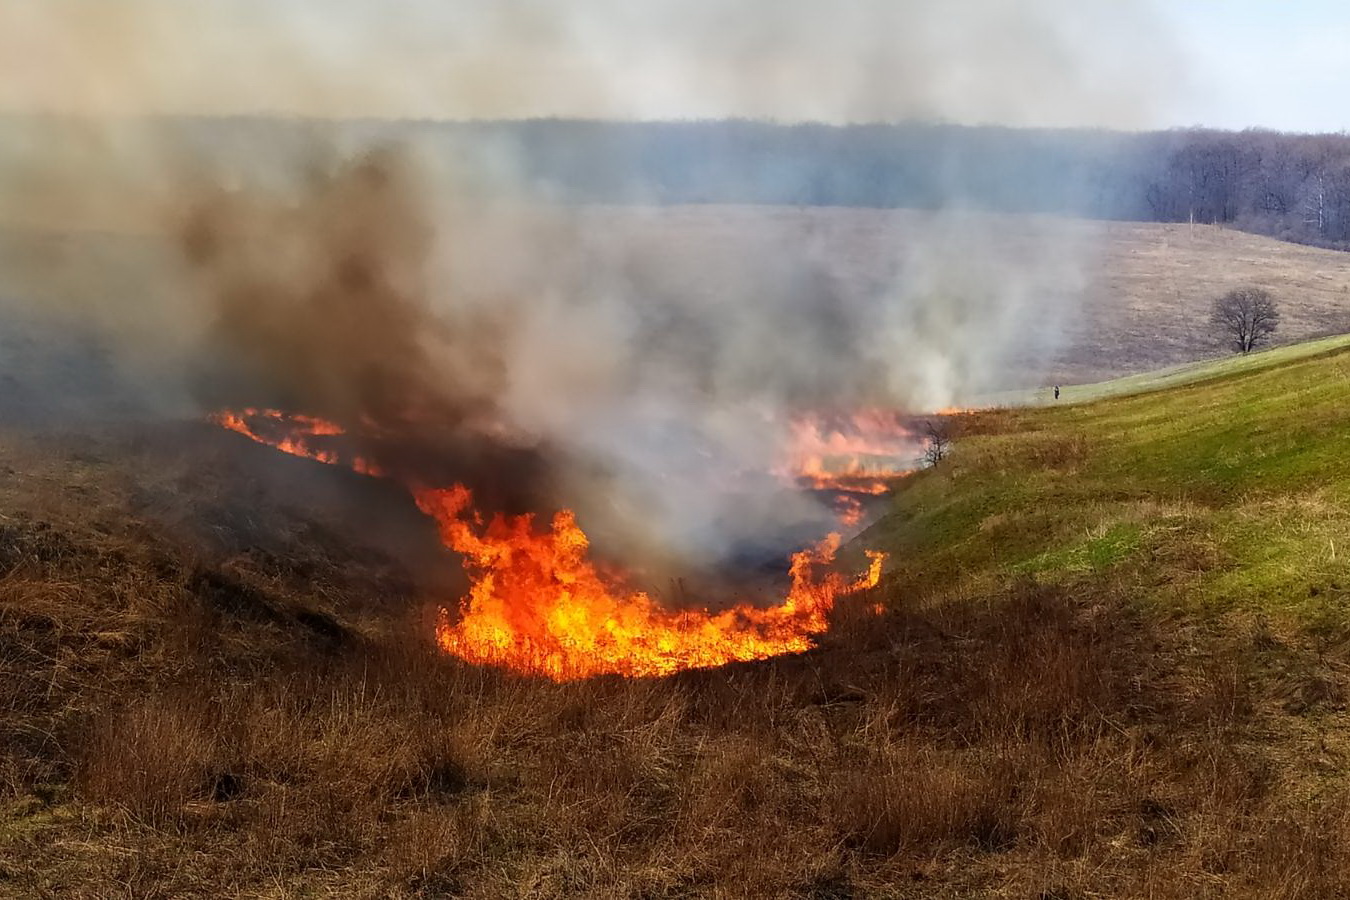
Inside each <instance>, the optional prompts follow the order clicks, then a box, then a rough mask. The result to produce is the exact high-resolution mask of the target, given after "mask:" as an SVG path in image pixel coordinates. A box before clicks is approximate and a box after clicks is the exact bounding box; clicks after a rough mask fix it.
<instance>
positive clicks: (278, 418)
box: [208, 409, 384, 477]
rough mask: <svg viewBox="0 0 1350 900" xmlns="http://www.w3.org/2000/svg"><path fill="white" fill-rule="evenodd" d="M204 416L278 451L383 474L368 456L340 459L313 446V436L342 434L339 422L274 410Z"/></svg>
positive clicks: (333, 464) (231, 411) (252, 410)
mask: <svg viewBox="0 0 1350 900" xmlns="http://www.w3.org/2000/svg"><path fill="white" fill-rule="evenodd" d="M208 418H209V419H210V420H211V421H212V422H214V423H215V424H217V425H219V426H220V427H222V428H227V429H229V430H230V431H234V432H238V433H239V434H242V435H243V436H244V437H247V438H251V439H252V440H255V441H257V442H258V443H260V444H266V445H267V446H269V447H274V448H276V449H277V450H280V451H281V452H282V453H289V454H290V455H291V456H302V457H304V458H305V459H312V460H316V461H318V462H321V463H327V464H328V465H330V466H336V465H343V464H345V465H347V466H348V467H349V468H351V469H353V470H354V471H356V472H359V473H360V474H362V475H372V476H376V477H379V476H382V475H383V474H384V473H383V472H382V471H380V468H379V467H378V466H376V465H375V464H374V463H372V462H370V460H368V459H363V458H362V457H359V456H358V457H353V458H352V459H349V460H346V461H345V462H344V460H343V459H342V458H341V457H340V456H339V455H338V454H337V453H336V452H335V451H333V450H325V449H323V448H321V447H318V446H316V444H315V442H314V440H313V439H314V438H325V437H337V436H339V435H341V434H343V433H344V432H343V429H342V427H341V426H340V425H336V424H334V423H332V422H329V421H326V420H324V419H318V418H315V417H314V416H303V415H299V414H298V413H285V412H282V411H281V410H278V409H242V410H238V411H233V410H225V411H223V412H218V413H214V414H213V415H211V416H208ZM251 420H261V421H262V423H263V424H264V428H265V430H266V431H268V432H272V433H274V434H275V436H273V435H271V434H263V433H262V432H261V431H260V430H259V429H258V428H255V427H254V426H253V425H252V424H250V422H251Z"/></svg>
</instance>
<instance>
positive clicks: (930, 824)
mask: <svg viewBox="0 0 1350 900" xmlns="http://www.w3.org/2000/svg"><path fill="white" fill-rule="evenodd" d="M193 441H195V443H193ZM74 446H76V445H62V444H52V443H44V444H35V445H28V446H27V447H25V446H23V445H22V444H19V443H10V444H7V445H6V446H5V456H4V460H3V462H4V463H5V466H6V467H5V471H7V472H8V474H7V475H6V477H5V480H4V481H3V494H4V501H5V506H4V508H5V509H6V510H7V512H6V513H5V516H4V518H3V519H0V570H3V573H4V574H3V576H2V577H0V685H3V694H0V798H2V799H0V808H3V815H4V818H3V820H0V821H3V825H2V826H0V856H2V857H3V860H4V861H3V863H0V894H15V895H25V896H33V895H38V896H41V895H49V896H58V895H59V896H87V897H103V896H108V895H109V893H118V892H120V893H124V894H127V895H133V896H164V897H168V896H174V897H177V896H192V895H200V896H219V895H221V894H227V895H243V896H257V895H268V896H277V895H283V896H289V895H296V894H316V893H317V894H324V893H336V894H342V895H355V896H388V895H394V896H429V897H430V896H467V897H501V896H587V897H594V896H600V897H607V896H608V897H676V896H679V897H692V896H721V897H740V896H763V897H781V896H798V897H815V898H841V897H873V896H880V897H885V896H915V897H927V896H956V895H963V894H964V895H969V894H983V893H997V894H1000V895H1006V896H1031V897H1036V896H1039V897H1080V896H1082V897H1086V896H1100V895H1109V896H1154V897H1168V896H1175V897H1189V896H1193V895H1196V894H1200V895H1205V894H1207V893H1213V892H1218V891H1227V892H1229V893H1236V894H1245V895H1250V896H1263V897H1276V896H1279V897H1322V896H1330V895H1334V894H1336V893H1338V892H1343V891H1345V890H1346V889H1350V883H1347V881H1346V875H1345V873H1346V872H1347V871H1350V866H1347V863H1350V859H1348V858H1347V850H1346V848H1347V847H1348V846H1350V843H1347V838H1348V837H1350V798H1347V797H1346V796H1344V795H1343V792H1342V791H1341V790H1340V789H1338V788H1331V787H1323V786H1322V782H1321V781H1320V779H1319V775H1318V772H1319V766H1323V765H1326V764H1328V763H1326V762H1324V761H1323V760H1322V759H1320V758H1309V759H1306V760H1299V759H1292V760H1291V759H1288V758H1285V757H1283V756H1281V755H1280V754H1282V753H1284V752H1285V751H1284V750H1283V749H1282V747H1284V746H1287V745H1288V744H1289V742H1285V743H1284V744H1281V743H1280V742H1275V743H1270V742H1268V741H1265V742H1263V741H1261V740H1259V739H1258V738H1259V737H1260V736H1261V735H1264V734H1269V733H1271V732H1272V731H1275V732H1278V731H1279V730H1280V729H1282V728H1286V727H1287V725H1286V724H1285V723H1288V722H1290V721H1293V719H1292V718H1291V715H1292V714H1291V713H1289V712H1288V711H1287V710H1288V709H1289V708H1290V707H1289V704H1290V703H1291V702H1293V701H1291V699H1290V698H1293V700H1296V701H1297V702H1298V703H1300V704H1302V707H1301V709H1303V710H1304V711H1305V712H1306V710H1307V709H1309V708H1311V709H1322V710H1328V711H1330V710H1333V709H1338V708H1339V701H1338V699H1337V698H1339V697H1343V696H1344V689H1345V685H1344V681H1345V679H1344V677H1343V673H1340V672H1339V671H1338V670H1335V669H1333V668H1331V667H1330V666H1329V665H1328V664H1326V663H1325V661H1324V659H1325V657H1324V655H1322V651H1323V648H1316V651H1314V650H1313V649H1306V650H1304V649H1300V648H1298V647H1297V646H1292V645H1285V644H1281V643H1280V642H1279V641H1278V640H1277V639H1276V638H1274V637H1272V636H1271V635H1270V634H1269V633H1268V632H1267V631H1266V630H1263V629H1259V628H1254V629H1252V630H1251V631H1250V633H1248V632H1233V633H1225V634H1221V635H1214V634H1208V635H1207V634H1191V633H1188V632H1187V631H1185V630H1180V631H1179V630H1178V629H1177V628H1176V627H1175V625H1171V626H1168V627H1164V626H1163V624H1162V623H1161V622H1160V621H1158V620H1157V619H1156V618H1155V617H1154V616H1153V615H1151V614H1149V613H1146V612H1144V611H1141V610H1138V609H1132V608H1131V607H1130V606H1129V605H1128V604H1126V603H1124V602H1122V600H1121V599H1120V598H1119V597H1117V596H1116V595H1114V594H1113V592H1112V591H1111V590H1110V589H1109V588H1107V587H1106V586H1104V585H1101V584H1096V583H1092V582H1085V583H1083V584H1082V585H1081V587H1080V588H1079V589H1075V590H1064V589H1059V588H1050V587H1045V586H1040V585H1037V584H1035V583H1034V582H1025V583H1021V584H1014V585H1011V586H1009V587H1007V588H1006V589H1004V590H1001V591H1000V592H998V593H997V594H995V595H991V596H987V597H980V598H978V599H974V600H964V601H951V602H947V603H943V604H940V605H936V606H925V607H922V608H917V607H916V608H911V607H910V606H909V605H908V604H907V602H906V596H907V588H906V585H905V584H891V585H890V586H889V587H888V589H887V592H886V594H885V597H884V599H885V600H886V602H887V603H888V605H889V607H890V611H889V612H887V613H886V614H885V615H883V616H882V617H880V618H873V617H872V616H870V615H864V614H862V613H861V612H860V611H859V610H856V609H853V610H846V611H844V612H843V613H841V616H840V620H839V621H838V622H837V624H836V628H835V630H834V631H833V632H832V634H831V635H830V637H829V638H828V639H827V640H826V642H825V644H824V645H823V646H822V647H821V648H820V649H819V650H817V651H815V652H813V653H811V654H807V655H806V656H803V657H798V658H789V659H781V660H776V661H770V662H767V663H763V664H755V665H747V666H741V667H735V668H731V669H726V670H719V671H706V672H691V673H686V674H684V675H682V676H679V677H675V678H671V679H665V680H625V679H619V678H601V679H594V680H590V681H584V682H578V683H572V684H564V685H557V684H553V683H551V682H547V681H541V680H535V679H529V678H522V677H517V676H511V675H506V674H503V673H500V672H495V671H490V670H483V669H478V668H474V667H471V666H467V665H464V664H461V663H458V662H456V661H455V660H452V659H448V658H445V657H444V656H442V655H440V654H439V653H437V652H436V651H435V650H434V648H433V647H432V646H431V645H430V643H429V641H428V640H427V637H428V635H427V632H426V629H425V627H424V626H423V622H422V619H421V618H420V617H419V613H418V609H419V606H420V605H421V602H422V601H423V600H429V599H433V597H432V596H428V594H427V592H428V590H431V587H430V586H429V585H427V584H423V585H421V586H420V588H419V587H409V585H408V584H407V583H406V582H405V581H404V580H402V579H403V577H404V576H401V575H400V574H399V573H400V572H401V571H403V567H402V565H401V564H400V562H399V561H398V560H397V559H395V558H393V557H390V556H389V555H388V554H387V553H384V552H383V551H381V550H379V549H377V548H372V547H370V546H368V544H366V543H364V542H362V541H361V540H360V538H359V535H360V534H361V531H360V530H359V529H358V528H357V527H356V526H351V527H347V526H345V525H344V523H343V522H342V521H341V516H340V515H339V513H340V503H341V502H342V501H341V499H340V495H341V493H342V492H343V491H350V490H358V489H363V488H362V485H361V484H360V483H359V480H358V479H355V478H348V477H346V476H343V475H342V473H332V472H318V473H316V474H315V476H314V477H316V478H321V479H330V478H331V479H333V480H332V481H329V482H325V483H324V484H323V485H322V486H321V488H316V489H314V490H313V491H312V492H311V493H310V494H308V495H304V496H301V495H299V494H296V493H294V492H296V491H304V490H306V488H305V487H304V484H303V483H304V481H305V478H306V477H307V476H306V475H305V473H308V472H310V471H311V470H313V469H317V468H320V467H311V466H307V464H305V463H304V462H302V461H290V460H284V459H275V458H272V457H269V456H267V455H266V453H265V451H260V452H259V454H257V455H256V456H255V455H251V454H247V453H245V454H243V456H246V457H249V458H250V459H252V460H253V461H254V462H256V464H257V468H256V470H252V471H253V472H254V475H255V477H256V478H258V479H266V478H268V477H270V476H269V475H268V474H267V472H268V470H269V469H271V468H272V467H273V466H278V465H279V466H281V467H283V470H284V472H283V474H282V475H281V476H280V477H279V478H278V481H285V482H288V483H290V484H291V488H290V490H291V491H292V492H293V493H291V494H290V495H289V496H288V495H287V494H286V493H285V492H280V491H274V490H272V488H273V487H275V485H272V484H268V485H267V490H266V491H262V485H261V484H260V483H258V482H256V481H255V486H257V487H258V488H259V490H260V491H261V492H262V493H263V494H264V495H265V496H266V497H267V498H268V499H260V496H259V495H255V494H253V493H246V499H247V503H245V504H241V503H240V501H239V499H238V498H236V497H234V496H232V492H231V490H230V489H229V488H230V486H231V485H242V484H248V483H249V479H248V477H246V472H248V471H250V469H249V468H248V466H249V465H252V463H248V464H245V463H241V462H239V461H238V460H237V459H235V457H236V456H237V455H239V454H237V452H236V451H238V446H237V445H234V444H224V443H220V444H218V443H217V441H216V439H215V437H214V436H211V437H210V439H201V438H195V437H189V436H184V435H178V436H177V438H176V439H175V440H173V441H156V442H154V443H153V445H152V446H151V447H146V446H142V447H140V449H139V450H136V449H134V448H128V447H125V446H120V447H118V448H116V451H115V453H110V454H109V455H108V457H106V458H116V459H118V460H119V462H118V463H117V464H115V465H114V464H112V463H109V462H106V461H104V460H105V457H104V456H103V455H101V453H100V452H98V451H94V452H91V451H90V450H89V449H88V446H89V445H88V444H87V443H83V442H82V443H81V444H79V445H78V446H80V447H83V448H84V449H80V450H75V449H73V447H74ZM165 446H175V447H177V452H179V453H181V454H182V455H174V454H173V453H167V452H166V451H165V450H164V449H163V448H164V447H165ZM222 448H224V449H222ZM189 451H190V452H189ZM240 466H243V467H244V468H243V469H242V470H241V469H240V468H239V467H240ZM210 467H215V469H216V471H218V472H220V475H219V477H220V479H221V481H219V482H217V481H215V480H214V479H205V478H203V474H202V473H203V472H205V471H208V470H209V468H210ZM297 484H299V485H300V486H299V487H297V486H296V485H297ZM167 485H173V486H174V488H175V491H176V493H174V494H171V493H169V492H165V491H164V490H163V488H164V487H165V486H167ZM189 485H192V486H191V487H189ZM344 485H345V487H344ZM334 486H336V488H335V487H334ZM334 491H336V492H335V493H333V497H338V498H339V499H330V500H329V501H327V502H326V503H325V502H324V501H323V500H322V496H323V495H324V494H325V493H332V492H334ZM367 499H368V498H367ZM289 500H294V501H295V502H296V505H297V506H299V505H300V504H301V503H303V504H304V505H305V507H306V508H307V509H312V510H313V512H310V513H307V514H306V515H307V516H308V517H309V518H297V514H296V513H294V512H293V511H290V510H289V508H288V506H287V503H288V501H289ZM335 504H338V505H336V506H335ZM185 507H186V508H185ZM228 512H233V518H231V517H230V516H226V515H224V514H225V513H228ZM189 513H191V514H194V515H195V516H197V517H198V518H200V519H201V520H203V521H207V522H215V523H216V524H215V525H213V526H212V527H211V529H210V530H209V532H208V533H206V534H205V535H203V534H191V533H185V532H184V531H183V529H182V528H181V527H175V528H170V527H168V523H172V522H179V523H180V526H181V520H180V519H179V518H178V517H179V516H184V515H188V514H189ZM361 524H362V525H365V524H366V523H365V522H363V523H361ZM325 535H326V537H324V536H325ZM381 589H383V590H384V591H385V592H386V599H387V601H388V602H385V603H384V604H383V605H372V603H371V601H370V597H371V595H372V594H378V593H379V591H380V590H381ZM435 590H437V591H439V590H440V588H436V589H435ZM434 596H437V597H439V596H441V595H440V594H435V595H434ZM1271 654H1277V655H1278V657H1279V659H1280V660H1281V661H1282V663H1281V665H1282V669H1281V671H1282V672H1284V673H1285V674H1282V675H1280V676H1279V677H1278V678H1271V677H1268V676H1267V675H1265V674H1263V673H1262V672H1261V671H1259V670H1258V669H1257V668H1256V666H1255V663H1254V662H1253V661H1254V660H1256V659H1259V658H1263V655H1264V656H1270V655H1271ZM1300 721H1301V720H1300ZM1334 752H1335V751H1334V750H1330V749H1328V750H1326V751H1325V753H1326V754H1332V753H1334ZM1333 764H1334V763H1333Z"/></svg>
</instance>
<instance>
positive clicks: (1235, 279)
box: [0, 205, 1350, 393]
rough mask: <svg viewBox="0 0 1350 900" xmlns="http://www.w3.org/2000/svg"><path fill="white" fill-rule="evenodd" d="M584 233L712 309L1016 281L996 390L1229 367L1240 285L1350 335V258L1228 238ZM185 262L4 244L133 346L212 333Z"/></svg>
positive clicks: (586, 213) (1, 235)
mask: <svg viewBox="0 0 1350 900" xmlns="http://www.w3.org/2000/svg"><path fill="white" fill-rule="evenodd" d="M578 221H579V223H580V231H581V234H582V236H583V240H584V241H585V242H586V243H587V244H588V245H590V246H597V247H604V248H607V249H606V250H605V251H604V252H605V254H606V255H609V256H610V258H611V259H613V258H619V259H622V258H625V257H627V258H629V259H631V260H634V261H636V262H635V263H634V264H640V265H642V266H645V267H648V268H649V269H650V270H651V271H652V272H654V273H655V277H654V279H653V281H654V282H655V283H658V284H660V285H662V289H663V290H670V291H674V292H681V293H685V294H691V295H694V296H698V297H704V298H709V301H710V302H717V301H719V300H720V299H722V298H723V297H728V298H732V299H730V300H727V302H734V301H735V298H737V297H744V296H752V297H753V296H755V294H756V292H757V291H759V290H761V282H762V284H763V285H767V288H764V289H766V290H769V291H773V290H775V286H777V288H783V289H786V288H787V287H789V286H790V287H792V288H793V289H796V288H797V287H798V286H799V282H800V279H799V278H798V274H799V272H800V271H801V270H800V269H798V268H794V266H797V265H798V264H799V263H800V262H801V261H802V260H809V261H810V262H811V264H812V265H813V266H816V267H819V268H820V270H821V271H825V272H828V273H829V275H828V278H827V279H826V280H825V281H824V282H822V283H821V287H820V289H822V290H831V291H835V292H837V294H838V296H839V297H840V298H842V302H845V303H850V304H852V303H863V304H864V308H866V307H865V304H867V303H881V302H884V301H882V300H881V299H880V298H882V297H884V296H885V295H886V292H887V290H888V287H887V286H888V285H890V284H893V283H895V281H896V279H897V278H900V277H902V276H903V275H904V273H905V272H906V271H907V267H908V268H910V269H912V268H914V267H915V266H920V267H922V266H923V265H925V264H932V263H933V262H934V260H933V259H930V256H932V254H933V253H936V254H937V255H936V258H935V263H936V264H937V265H938V266H940V267H945V269H946V270H947V271H949V272H950V273H954V277H956V278H957V279H959V278H960V277H961V273H962V270H963V269H965V268H968V267H970V266H972V265H973V264H974V262H978V263H979V265H980V267H981V271H983V272H985V273H986V275H985V276H984V277H985V279H986V285H987V287H988V289H990V290H996V291H997V290H1000V289H1001V285H1002V283H1003V281H1004V280H1005V276H1004V274H1003V273H1005V272H1006V281H1007V283H1008V285H1010V286H1011V287H1010V288H1009V290H1010V291H1011V290H1012V289H1013V288H1015V289H1016V290H1017V291H1018V292H1021V293H1018V294H1017V296H1019V297H1020V298H1021V302H1023V303H1025V304H1026V308H1027V309H1028V310H1029V313H1028V315H1027V317H1026V319H1025V321H1026V323H1027V324H1025V325H1024V326H1023V328H1024V330H1025V331H1026V332H1027V334H1028V335H1038V336H1039V337H1037V339H1036V340H1031V339H1029V338H1017V337H1014V338H1011V339H1010V340H1009V341H1008V346H1009V347H1011V348H1012V352H1011V354H1010V355H1009V366H1008V368H1007V370H1006V371H1005V372H1004V374H1003V376H1002V377H1001V378H1000V379H998V380H997V381H996V382H995V383H991V384H988V385H986V386H984V387H985V390H984V393H998V392H1001V391H1005V390H1016V389H1019V388H1029V387H1037V386H1040V385H1042V384H1056V383H1059V384H1083V383H1089V382H1097V381H1104V380H1107V379H1110V378H1115V377H1118V376H1121V375H1128V374H1132V373H1137V372H1147V371H1151V370H1154V369H1158V368H1162V367H1165V366H1174V365H1179V364H1183V363H1188V362H1192V361H1195V360H1197V359H1204V358H1207V357H1212V356H1221V355H1224V354H1225V353H1226V352H1227V348H1226V347H1225V346H1223V343H1222V342H1221V341H1220V340H1219V339H1218V337H1217V336H1216V335H1215V333H1214V330H1213V329H1212V328H1211V327H1210V326H1209V323H1208V317H1209V312H1210V304H1211V303H1212V302H1213V300H1214V298H1215V297H1217V296H1219V295H1220V294H1222V293H1224V292H1225V291H1227V290H1230V289H1232V288H1234V287H1238V286H1244V285H1256V286H1259V287H1264V288H1266V289H1267V290H1269V291H1270V292H1271V293H1272V294H1273V295H1274V296H1275V298H1276V300H1277V301H1278V302H1279V304H1280V308H1281V312H1282V315H1283V319H1282V322H1281V326H1280V330H1279V332H1278V334H1277V335H1276V337H1275V343H1276V344H1287V343H1296V342H1299V341H1304V340H1308V339H1310V338H1315V337H1320V336H1324V335H1330V334H1340V333H1344V332H1350V254H1345V253H1341V252H1337V251H1331V250H1321V249H1317V248H1313V247H1305V246H1301V245H1297V244H1290V243H1285V242H1282V241H1277V240H1274V239H1272V238H1266V237H1260V236H1257V235H1252V234H1247V233H1245V232H1240V231H1234V230H1229V229H1223V228H1216V227H1213V226H1203V225H1197V226H1194V227H1191V226H1188V225H1159V224H1143V223H1102V222H1085V221H1080V220H1060V219H1054V218H1047V217H1027V216H996V215H984V214H966V215H958V214H949V215H945V216H941V217H935V216H934V215H932V214H929V213H922V212H914V211H909V210H865V209H818V208H788V207H735V206H731V207H728V206H715V205H709V206H685V207H672V208H662V209H655V208H628V207H587V208H582V210H581V212H580V213H579V218H578ZM935 234H936V235H937V236H936V237H935V236H934V235H935ZM933 248H938V249H937V250H933ZM172 260H173V253H172V252H171V250H170V249H169V248H167V247H166V246H165V245H164V243H163V241H162V240H161V239H159V238H157V237H156V236H155V235H154V233H153V232H152V231H150V230H148V229H147V228H141V229H140V230H137V231H132V230H123V231H103V232H87V231H53V230H43V229H35V228H19V227H11V228H9V229H7V230H6V229H0V308H3V302H4V301H5V300H7V299H16V298H22V299H24V300H26V301H30V302H31V301H36V302H38V303H39V304H41V305H42V306H43V307H44V308H46V309H48V310H51V309H60V310H63V311H64V313H65V315H66V316H67V318H68V320H69V321H72V322H75V323H86V324H88V323H93V324H96V325H97V326H98V327H99V328H100V329H102V330H103V331H104V332H113V333H120V334H122V335H124V336H127V335H129V336H131V337H133V338H139V337H143V336H144V335H146V334H147V333H153V332H156V331H158V332H163V333H164V334H165V335H166V336H168V335H171V334H178V333H182V332H185V331H190V330H191V329H192V328H193V327H199V326H200V324H201V322H200V321H199V319H198V318H194V312H193V310H192V309H191V308H190V306H186V305H185V304H184V297H185V296H186V295H187V290H188V289H187V287H186V286H185V285H186V282H185V281H184V280H183V273H182V272H181V271H179V269H177V268H176V267H175V265H174V264H173V262H172ZM755 273H758V274H755ZM766 273H769V274H767V275H766ZM988 273H992V274H988ZM868 298H872V299H868ZM1042 343H1044V344H1045V345H1046V346H1047V348H1048V349H1047V352H1040V351H1039V349H1038V345H1040V344H1042ZM1023 345H1025V346H1023ZM137 346H139V342H137ZM166 347H168V348H169V350H173V349H177V350H178V351H179V352H190V350H184V348H183V347H182V346H181V345H179V346H176V347H175V346H174V345H170V344H166ZM904 349H905V348H903V347H897V351H896V352H897V353H902V352H904Z"/></svg>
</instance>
